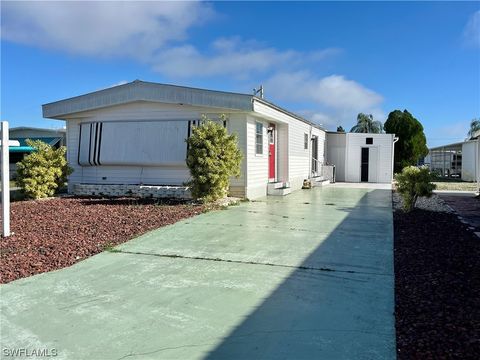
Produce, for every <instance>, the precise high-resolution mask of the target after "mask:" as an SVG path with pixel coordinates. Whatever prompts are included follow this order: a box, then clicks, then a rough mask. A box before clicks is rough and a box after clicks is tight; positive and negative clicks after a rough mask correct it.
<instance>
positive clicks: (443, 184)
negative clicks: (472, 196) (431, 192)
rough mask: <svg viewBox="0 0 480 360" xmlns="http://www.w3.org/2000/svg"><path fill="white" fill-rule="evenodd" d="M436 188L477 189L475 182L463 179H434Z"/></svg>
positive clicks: (453, 189) (452, 189)
mask: <svg viewBox="0 0 480 360" xmlns="http://www.w3.org/2000/svg"><path fill="white" fill-rule="evenodd" d="M434 184H435V185H437V190H451V191H477V190H478V188H477V184H476V183H474V182H464V181H435V182H434Z"/></svg>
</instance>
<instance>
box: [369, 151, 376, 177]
mask: <svg viewBox="0 0 480 360" xmlns="http://www.w3.org/2000/svg"><path fill="white" fill-rule="evenodd" d="M369 150H370V151H369V154H368V182H371V183H374V182H377V181H378V179H377V173H378V159H377V157H378V149H377V148H376V147H371V148H369Z"/></svg>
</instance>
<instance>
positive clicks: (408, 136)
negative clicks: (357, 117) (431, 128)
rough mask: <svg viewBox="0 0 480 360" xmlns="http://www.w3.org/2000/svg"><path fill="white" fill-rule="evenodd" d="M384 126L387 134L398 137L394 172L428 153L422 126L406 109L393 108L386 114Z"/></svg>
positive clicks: (412, 163)
mask: <svg viewBox="0 0 480 360" xmlns="http://www.w3.org/2000/svg"><path fill="white" fill-rule="evenodd" d="M384 128H385V132H387V133H388V134H395V136H397V137H398V141H397V142H396V144H395V164H394V171H395V172H400V171H402V169H403V168H404V167H406V166H411V165H416V164H417V162H418V160H420V159H421V158H422V157H425V156H426V155H427V154H428V148H427V139H426V137H425V134H424V132H423V126H422V124H421V123H420V121H418V120H417V119H415V118H414V117H413V115H412V114H410V113H409V112H408V111H407V110H404V111H403V112H402V111H400V110H394V111H392V112H391V113H390V114H388V118H387V121H386V122H385V125H384Z"/></svg>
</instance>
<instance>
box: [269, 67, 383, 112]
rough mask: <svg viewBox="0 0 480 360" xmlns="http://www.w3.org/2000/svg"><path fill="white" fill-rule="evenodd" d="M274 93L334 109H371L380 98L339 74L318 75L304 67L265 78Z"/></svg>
mask: <svg viewBox="0 0 480 360" xmlns="http://www.w3.org/2000/svg"><path fill="white" fill-rule="evenodd" d="M266 86H267V87H268V88H271V89H272V92H273V93H274V94H275V96H277V97H279V98H281V99H288V100H293V99H295V100H310V101H314V102H316V103H320V104H322V105H325V106H327V107H330V108H335V109H358V110H360V111H364V110H368V109H372V108H373V107H375V106H377V105H379V104H380V103H381V102H382V101H383V98H382V96H380V95H379V94H377V93H376V92H374V91H372V90H370V89H367V88H366V87H364V86H362V85H361V84H359V83H357V82H355V81H353V80H348V79H346V78H345V77H344V76H341V75H330V76H327V77H323V78H317V77H315V76H314V75H313V74H311V73H310V72H307V71H299V72H293V73H279V74H276V75H274V76H273V77H272V78H270V79H269V80H268V81H267V82H266Z"/></svg>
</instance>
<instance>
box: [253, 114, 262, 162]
mask: <svg viewBox="0 0 480 360" xmlns="http://www.w3.org/2000/svg"><path fill="white" fill-rule="evenodd" d="M259 128H260V129H259ZM259 130H260V132H259ZM259 138H260V142H259V141H258V140H259ZM259 149H260V151H258V150H259ZM255 155H263V124H262V123H261V122H259V121H255Z"/></svg>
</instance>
